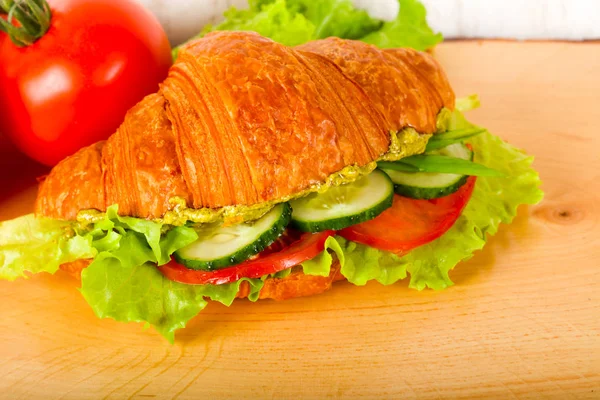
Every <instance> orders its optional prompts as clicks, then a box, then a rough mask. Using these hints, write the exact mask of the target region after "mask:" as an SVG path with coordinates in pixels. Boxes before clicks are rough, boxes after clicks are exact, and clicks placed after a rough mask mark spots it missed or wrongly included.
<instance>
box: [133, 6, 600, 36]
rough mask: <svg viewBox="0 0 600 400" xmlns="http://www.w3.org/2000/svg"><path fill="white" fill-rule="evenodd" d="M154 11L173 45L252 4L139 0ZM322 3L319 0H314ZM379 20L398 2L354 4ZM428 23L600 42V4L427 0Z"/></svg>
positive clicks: (451, 29)
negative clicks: (226, 13) (230, 10)
mask: <svg viewBox="0 0 600 400" xmlns="http://www.w3.org/2000/svg"><path fill="white" fill-rule="evenodd" d="M138 1H140V2H141V3H143V4H145V5H146V6H147V7H148V8H150V10H152V12H154V13H155V14H156V15H157V16H158V18H159V19H160V21H161V23H162V24H163V26H164V27H165V30H166V31H167V34H168V35H169V38H170V39H171V42H172V43H173V44H177V43H180V42H182V41H184V40H185V39H187V38H189V37H190V36H192V35H194V34H195V33H197V32H198V31H199V30H200V29H201V28H202V26H203V25H205V24H206V23H208V22H214V21H218V19H219V18H220V17H221V15H222V13H223V11H224V10H225V9H227V8H228V7H229V6H231V5H235V6H236V7H244V6H245V5H246V4H247V0H138ZM314 1H319V0H314ZM353 1H354V3H355V4H356V5H357V6H359V7H361V8H365V9H367V10H369V12H370V13H371V14H372V15H373V16H376V17H379V18H384V19H393V18H394V17H395V15H396V14H397V12H398V2H397V0H353ZM422 2H423V3H424V4H425V6H426V8H427V10H428V21H429V23H430V25H431V26H432V27H433V29H435V30H436V31H439V32H442V33H443V34H444V36H445V37H446V38H514V39H566V40H582V39H600V0H422Z"/></svg>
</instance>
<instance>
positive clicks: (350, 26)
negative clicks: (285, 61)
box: [173, 0, 442, 58]
mask: <svg viewBox="0 0 600 400" xmlns="http://www.w3.org/2000/svg"><path fill="white" fill-rule="evenodd" d="M398 2H399V5H400V12H399V14H398V16H397V18H396V19H395V20H394V21H391V22H385V23H384V22H383V21H381V20H378V19H375V18H372V17H370V16H369V14H368V13H367V12H366V11H364V10H359V9H357V8H355V7H354V6H353V5H352V2H351V0H319V1H314V0H250V1H249V8H248V9H245V10H238V9H236V8H235V7H232V8H230V9H229V10H227V11H226V12H225V13H224V16H225V20H224V21H223V22H221V23H220V24H218V25H207V26H205V27H204V29H203V30H202V32H200V34H199V35H198V36H197V37H202V36H204V35H206V34H207V33H208V32H212V31H232V30H239V31H255V32H258V33H260V34H261V35H263V36H266V37H269V38H271V39H273V40H275V41H276V42H279V43H282V44H285V45H287V46H296V45H299V44H302V43H306V42H308V41H311V40H316V39H324V38H327V37H329V36H337V37H341V38H344V39H357V40H362V41H365V42H367V43H371V44H374V45H377V46H379V47H412V48H415V49H417V50H427V49H429V48H431V47H433V46H435V45H436V44H438V43H439V42H441V41H442V35H441V34H439V33H437V34H436V33H434V32H433V31H432V30H431V28H430V27H429V25H427V19H426V12H425V7H424V6H423V5H422V4H421V3H420V2H419V1H418V0H398ZM178 51H179V47H177V48H175V49H174V50H173V58H177V53H178Z"/></svg>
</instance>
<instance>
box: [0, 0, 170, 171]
mask: <svg viewBox="0 0 600 400" xmlns="http://www.w3.org/2000/svg"><path fill="white" fill-rule="evenodd" d="M48 3H49V5H50V9H51V15H52V18H51V21H50V28H49V30H48V31H47V32H46V34H45V35H44V36H42V37H41V38H40V39H39V40H37V41H36V42H34V43H33V44H31V45H29V46H26V47H17V46H15V45H14V44H13V43H12V42H11V41H10V40H8V38H7V35H6V34H4V33H1V32H0V131H2V132H4V133H5V134H6V135H8V136H9V137H11V139H12V140H13V142H14V143H15V144H16V145H17V146H18V147H19V148H20V149H21V150H22V151H23V152H25V153H26V154H27V155H29V156H30V157H31V158H33V159H35V160H37V161H39V162H41V163H44V164H46V165H54V164H56V163H57V162H58V161H60V160H61V159H63V158H64V157H66V156H68V155H70V154H73V153H74V152H76V151H77V150H78V149H79V148H81V147H83V146H86V145H89V144H91V143H94V142H96V141H98V140H102V139H106V138H107V137H108V136H110V135H111V134H112V133H113V132H114V131H115V130H116V128H117V127H118V126H119V124H120V123H121V121H122V120H123V118H124V116H125V113H126V112H127V110H128V109H129V108H131V107H132V106H133V105H135V104H136V103H137V102H138V101H140V100H141V99H142V98H143V97H144V96H145V95H147V94H150V93H152V92H155V91H156V90H157V89H158V83H159V82H161V81H162V80H163V79H164V78H165V77H166V76H167V71H168V69H169V67H170V65H171V63H172V59H171V48H170V45H169V42H168V40H167V36H166V35H165V32H164V31H163V29H162V27H161V26H160V24H159V22H158V21H157V20H156V18H155V17H154V16H153V15H152V14H150V12H149V11H147V10H146V9H145V8H144V7H143V6H141V5H140V4H138V3H136V2H135V1H134V0H48ZM1 36H4V37H1Z"/></svg>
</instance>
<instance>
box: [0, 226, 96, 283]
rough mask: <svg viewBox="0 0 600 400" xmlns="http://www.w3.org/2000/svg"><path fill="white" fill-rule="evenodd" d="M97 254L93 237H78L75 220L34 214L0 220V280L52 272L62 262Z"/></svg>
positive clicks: (11, 279)
mask: <svg viewBox="0 0 600 400" xmlns="http://www.w3.org/2000/svg"><path fill="white" fill-rule="evenodd" d="M95 254H96V251H95V249H94V248H93V247H92V241H91V237H82V236H78V235H77V234H76V232H75V230H74V227H73V224H72V223H69V222H65V221H57V220H54V219H49V218H35V217H34V215H33V214H29V215H25V216H22V217H19V218H16V219H13V220H10V221H4V222H0V279H6V280H10V281H13V280H15V279H17V278H20V277H27V275H26V273H25V272H30V273H33V274H36V273H40V272H48V273H51V274H53V273H54V272H56V270H58V267H59V266H60V265H61V264H63V263H68V262H71V261H75V260H78V259H81V258H91V257H93V256H94V255H95Z"/></svg>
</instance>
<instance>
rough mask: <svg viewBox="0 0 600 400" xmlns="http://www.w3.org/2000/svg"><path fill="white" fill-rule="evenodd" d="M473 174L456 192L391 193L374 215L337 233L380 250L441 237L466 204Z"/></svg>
mask: <svg viewBox="0 0 600 400" xmlns="http://www.w3.org/2000/svg"><path fill="white" fill-rule="evenodd" d="M474 186H475V177H470V178H469V179H468V180H467V183H465V184H464V185H463V186H462V187H461V188H460V189H458V191H456V192H455V193H453V194H451V195H448V196H445V197H441V198H439V199H433V200H415V199H410V198H408V197H403V196H398V195H394V203H393V205H392V207H391V208H388V209H387V210H385V211H384V212H383V213H381V214H380V215H379V216H378V217H377V218H375V219H372V220H370V221H367V222H363V223H361V224H358V225H354V226H351V227H348V228H346V229H343V230H341V231H340V232H338V235H340V236H342V237H344V238H346V239H348V240H352V241H354V242H358V243H363V244H366V245H369V246H371V247H375V248H377V249H380V250H387V251H391V252H394V253H406V252H408V251H410V250H412V249H414V248H415V247H418V246H421V245H423V244H426V243H429V242H431V241H432V240H434V239H437V238H439V237H440V236H442V235H443V234H444V233H445V232H446V231H447V230H448V229H450V228H451V227H452V225H454V223H455V222H456V220H457V219H458V217H459V216H460V214H461V212H462V210H463V208H464V207H465V206H466V205H467V203H468V201H469V199H470V198H471V194H472V193H473V187H474Z"/></svg>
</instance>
